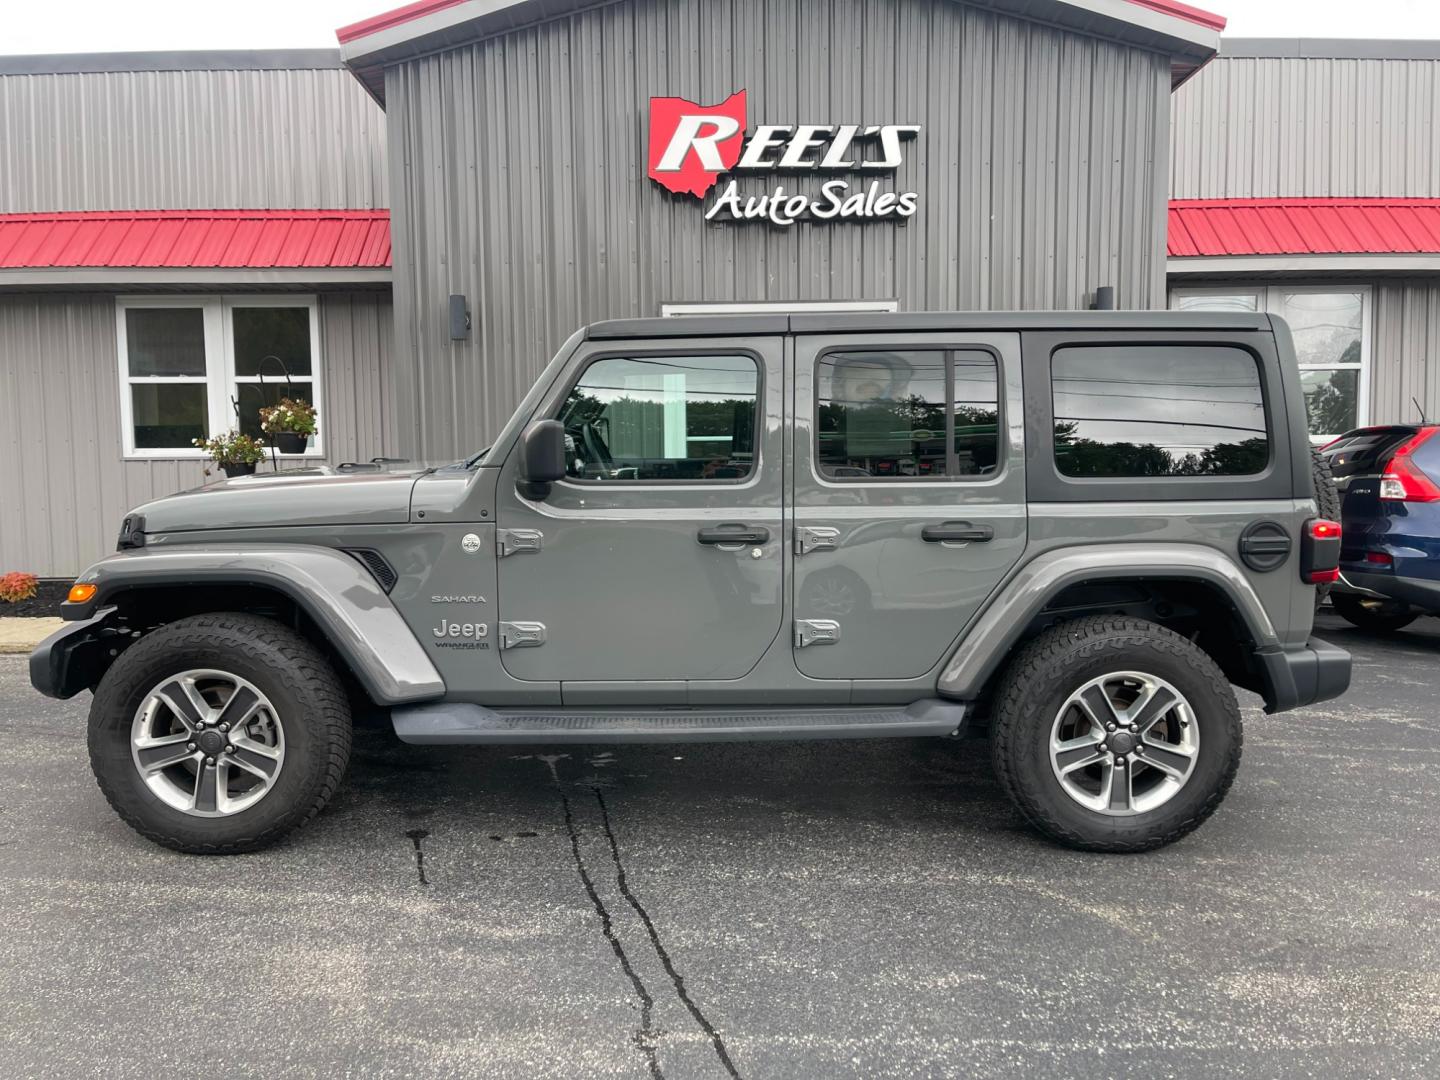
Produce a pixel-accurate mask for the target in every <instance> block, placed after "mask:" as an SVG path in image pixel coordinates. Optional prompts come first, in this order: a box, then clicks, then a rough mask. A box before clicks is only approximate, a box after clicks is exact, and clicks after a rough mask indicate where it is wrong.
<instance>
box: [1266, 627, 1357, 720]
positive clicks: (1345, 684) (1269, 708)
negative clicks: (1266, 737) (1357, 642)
mask: <svg viewBox="0 0 1440 1080" xmlns="http://www.w3.org/2000/svg"><path fill="white" fill-rule="evenodd" d="M1257 655H1258V656H1259V657H1260V662H1261V663H1262V664H1264V666H1265V675H1266V679H1265V684H1266V691H1265V711H1266V712H1267V713H1276V712H1284V711H1285V710H1287V709H1298V708H1300V707H1301V706H1304V705H1313V704H1315V703H1316V702H1317V701H1329V700H1331V699H1332V698H1337V697H1339V696H1340V695H1341V694H1343V693H1345V691H1346V690H1348V689H1350V654H1349V653H1348V652H1346V651H1345V650H1344V649H1342V648H1340V647H1339V646H1338V645H1331V644H1330V643H1329V642H1328V641H1321V640H1320V639H1319V638H1311V639H1310V640H1309V641H1307V642H1306V643H1305V644H1304V645H1301V646H1299V647H1297V648H1293V649H1281V648H1275V649H1273V650H1271V651H1263V650H1262V651H1261V652H1260V653H1258V654H1257Z"/></svg>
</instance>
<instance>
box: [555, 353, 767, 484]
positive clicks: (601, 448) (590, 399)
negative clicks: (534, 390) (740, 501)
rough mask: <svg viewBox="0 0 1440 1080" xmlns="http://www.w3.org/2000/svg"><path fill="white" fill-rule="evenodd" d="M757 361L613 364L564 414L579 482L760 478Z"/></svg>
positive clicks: (594, 370)
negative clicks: (757, 467)
mask: <svg viewBox="0 0 1440 1080" xmlns="http://www.w3.org/2000/svg"><path fill="white" fill-rule="evenodd" d="M759 386H760V373H759V366H758V365H757V364H756V362H755V360H754V359H753V358H751V357H749V356H645V357H639V356H636V357H622V356H611V357H606V358H605V359H602V360H597V361H595V362H594V363H593V364H591V365H590V366H589V367H588V368H586V369H585V373H584V374H583V375H581V377H580V380H579V382H577V383H576V384H575V387H574V389H572V390H571V391H570V395H569V397H567V398H566V399H565V404H564V406H563V407H562V408H561V410H560V417H559V419H560V422H561V423H562V424H563V425H564V427H565V441H566V444H567V445H566V449H567V458H568V460H569V466H568V471H569V474H570V475H571V476H573V477H575V478H576V479H579V480H691V481H694V480H744V479H746V478H747V477H748V476H749V475H750V474H751V472H752V471H753V470H754V468H755V403H756V398H757V396H758V393H759Z"/></svg>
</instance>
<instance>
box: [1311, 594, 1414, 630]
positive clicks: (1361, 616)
mask: <svg viewBox="0 0 1440 1080" xmlns="http://www.w3.org/2000/svg"><path fill="white" fill-rule="evenodd" d="M1330 606H1331V607H1333V608H1334V609H1335V613H1336V614H1337V615H1339V616H1340V617H1341V618H1342V619H1344V620H1345V621H1346V622H1348V623H1350V624H1351V625H1352V626H1358V627H1359V628H1360V629H1361V630H1370V631H1372V632H1374V633H1377V634H1390V633H1394V632H1395V631H1396V630H1403V629H1404V628H1405V627H1407V626H1409V625H1410V624H1411V623H1412V622H1414V621H1415V620H1416V619H1418V618H1420V616H1421V614H1422V612H1420V611H1418V610H1417V609H1415V608H1413V607H1411V606H1410V605H1409V604H1407V603H1405V602H1404V601H1403V600H1367V599H1365V598H1364V597H1360V596H1351V595H1350V594H1349V593H1336V594H1335V595H1334V596H1332V597H1330Z"/></svg>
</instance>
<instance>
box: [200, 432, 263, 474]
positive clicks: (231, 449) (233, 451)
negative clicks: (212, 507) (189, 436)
mask: <svg viewBox="0 0 1440 1080" xmlns="http://www.w3.org/2000/svg"><path fill="white" fill-rule="evenodd" d="M194 444H195V445H196V446H198V447H199V448H200V449H201V450H204V451H205V452H206V453H207V454H209V455H210V457H211V459H212V460H213V461H214V462H215V464H216V465H219V466H220V468H221V470H223V471H224V473H225V475H226V476H253V475H254V473H255V466H256V465H257V464H259V463H260V462H262V461H264V460H265V444H264V443H263V442H261V441H260V440H259V439H252V438H251V437H250V436H249V435H245V434H243V433H241V432H239V431H227V432H225V433H224V434H221V435H216V436H215V437H214V438H213V439H195V440H194ZM205 474H206V475H207V476H208V475H209V474H210V470H209V469H206V470H205Z"/></svg>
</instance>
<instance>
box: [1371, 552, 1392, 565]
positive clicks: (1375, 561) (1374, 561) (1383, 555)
mask: <svg viewBox="0 0 1440 1080" xmlns="http://www.w3.org/2000/svg"><path fill="white" fill-rule="evenodd" d="M1365 561H1366V562H1367V563H1370V564H1371V565H1372V566H1394V565H1395V556H1394V555H1391V554H1390V553H1389V552H1388V551H1367V552H1365Z"/></svg>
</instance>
